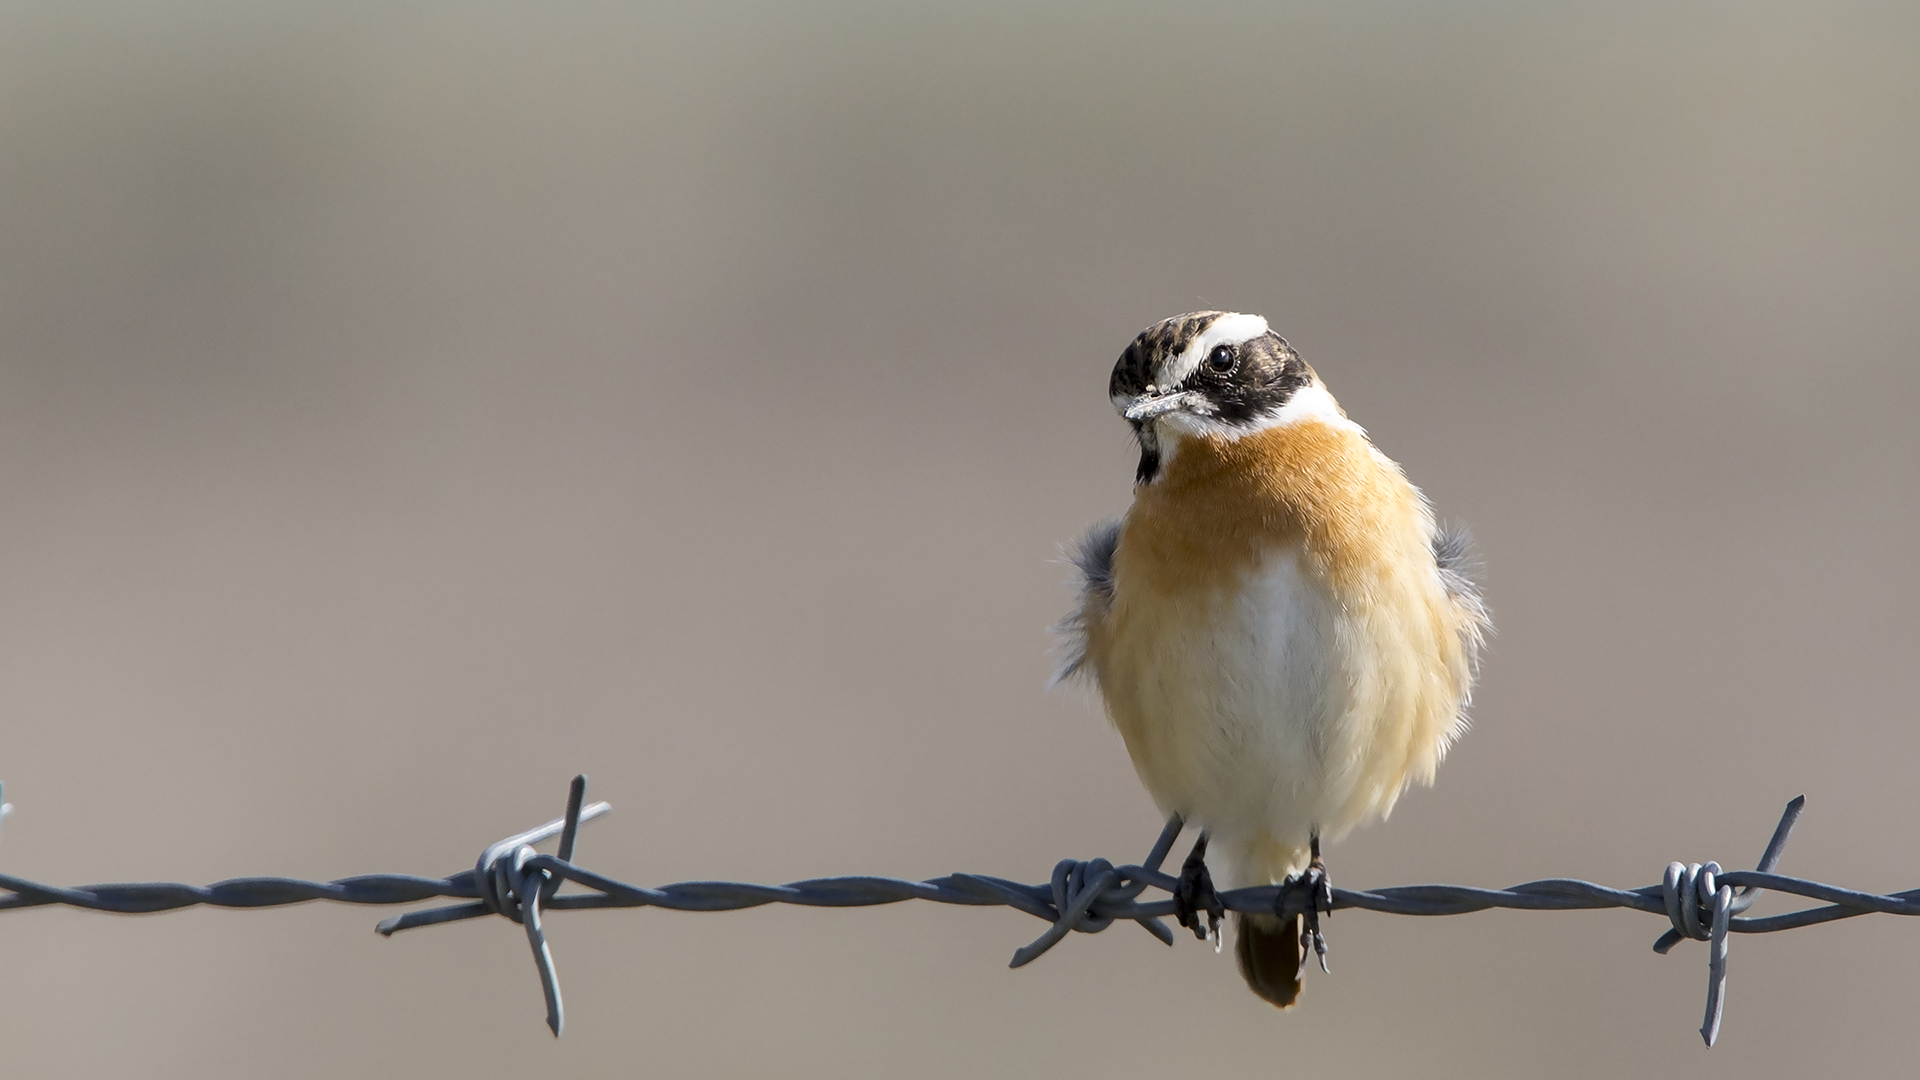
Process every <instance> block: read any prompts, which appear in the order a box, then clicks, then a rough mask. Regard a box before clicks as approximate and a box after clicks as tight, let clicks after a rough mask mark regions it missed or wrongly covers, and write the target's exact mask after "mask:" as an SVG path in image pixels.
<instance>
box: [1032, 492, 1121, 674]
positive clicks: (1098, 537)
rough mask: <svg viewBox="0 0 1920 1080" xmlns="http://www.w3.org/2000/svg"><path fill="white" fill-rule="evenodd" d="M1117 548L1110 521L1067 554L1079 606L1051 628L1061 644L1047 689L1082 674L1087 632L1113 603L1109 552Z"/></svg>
mask: <svg viewBox="0 0 1920 1080" xmlns="http://www.w3.org/2000/svg"><path fill="white" fill-rule="evenodd" d="M1119 546H1120V519H1119V518H1113V519H1111V520H1108V521H1103V522H1101V523H1100V524H1098V525H1095V526H1094V527H1093V528H1091V529H1088V530H1087V535H1085V536H1083V537H1081V538H1080V542H1079V543H1078V544H1075V545H1074V546H1073V547H1072V548H1070V549H1068V551H1067V560H1068V561H1069V562H1071V563H1072V564H1073V567H1074V569H1075V570H1076V571H1078V573H1077V575H1076V577H1077V578H1078V582H1077V584H1078V585H1079V591H1080V603H1079V605H1078V606H1077V607H1075V608H1074V609H1073V611H1071V612H1069V613H1068V614H1067V617H1066V618H1064V619H1061V620H1060V621H1059V622H1057V623H1055V624H1054V626H1053V632H1054V633H1056V634H1059V635H1060V637H1061V639H1062V640H1061V644H1060V666H1059V667H1057V668H1055V669H1054V672H1053V679H1052V680H1051V681H1050V682H1048V683H1047V685H1048V686H1050V687H1051V686H1057V685H1059V684H1060V683H1062V682H1065V681H1066V680H1068V679H1071V678H1073V677H1074V676H1075V675H1079V674H1082V673H1083V672H1084V671H1085V668H1086V663H1087V632H1088V631H1089V630H1091V629H1092V628H1093V626H1094V624H1095V623H1097V622H1099V621H1100V620H1101V619H1103V618H1105V617H1106V614H1107V608H1108V607H1109V606H1111V605H1112V603H1113V552H1114V549H1115V548H1117V547H1119Z"/></svg>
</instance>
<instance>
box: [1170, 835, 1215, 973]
mask: <svg viewBox="0 0 1920 1080" xmlns="http://www.w3.org/2000/svg"><path fill="white" fill-rule="evenodd" d="M1203 911H1204V912H1206V914H1207V920H1206V925H1205V926H1204V927H1203V926H1202V925H1201V923H1200V913H1201V912H1203ZM1226 914H1227V906H1226V905H1225V904H1223V903H1221V902H1220V894H1219V893H1218V892H1216V891H1214V888H1213V875H1212V874H1209V873H1207V838H1206V836H1205V835H1204V834H1202V835H1201V837H1200V841H1199V843H1196V844H1194V845H1193V853H1192V854H1191V855H1188V856H1187V861H1186V862H1185V863H1183V864H1181V866H1180V880H1179V881H1178V882H1177V883H1176V884H1175V885H1174V889H1173V915H1174V918H1175V919H1178V920H1179V922H1180V925H1181V926H1184V927H1186V928H1187V929H1189V930H1192V931H1193V936H1194V937H1195V938H1198V939H1199V940H1201V941H1211V942H1213V951H1214V952H1219V951H1220V942H1221V934H1220V920H1221V919H1223V918H1225V917H1226Z"/></svg>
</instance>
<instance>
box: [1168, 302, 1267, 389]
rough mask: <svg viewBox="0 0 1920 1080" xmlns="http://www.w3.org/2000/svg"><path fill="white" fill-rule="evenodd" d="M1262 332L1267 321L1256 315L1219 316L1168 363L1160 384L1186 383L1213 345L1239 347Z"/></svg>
mask: <svg viewBox="0 0 1920 1080" xmlns="http://www.w3.org/2000/svg"><path fill="white" fill-rule="evenodd" d="M1266 332H1267V320H1265V319H1263V318H1261V317H1260V316H1258V315H1242V314H1239V313H1238V312H1234V313H1230V314H1227V315H1222V316H1220V317H1219V318H1218V319H1215V320H1214V321H1213V325H1212V326H1209V327H1207V328H1206V330H1205V331H1204V332H1202V333H1201V334H1200V336H1199V337H1196V338H1194V339H1193V343H1192V344H1191V345H1188V346H1187V351H1186V352H1183V353H1181V354H1180V355H1179V356H1176V357H1174V358H1173V359H1172V360H1170V361H1168V363H1167V369H1166V374H1165V376H1164V377H1163V379H1162V382H1164V383H1165V384H1166V385H1168V386H1179V385H1180V384H1181V383H1183V382H1186V381H1187V376H1189V375H1191V374H1193V373H1194V372H1195V371H1196V370H1198V369H1199V367H1200V360H1201V358H1202V357H1204V356H1206V355H1207V354H1208V353H1210V352H1212V351H1213V348H1214V346H1216V345H1239V344H1241V343H1243V342H1247V341H1252V340H1253V339H1254V338H1257V337H1259V336H1260V335H1262V334H1264V333H1266Z"/></svg>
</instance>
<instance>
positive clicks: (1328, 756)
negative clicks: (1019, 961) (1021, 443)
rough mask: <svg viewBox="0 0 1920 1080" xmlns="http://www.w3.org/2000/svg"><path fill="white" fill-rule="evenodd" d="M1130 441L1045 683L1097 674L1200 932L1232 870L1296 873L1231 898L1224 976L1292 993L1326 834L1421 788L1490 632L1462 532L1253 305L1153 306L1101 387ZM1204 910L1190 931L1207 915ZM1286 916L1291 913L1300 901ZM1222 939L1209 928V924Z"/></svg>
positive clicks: (1313, 936)
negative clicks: (1155, 319)
mask: <svg viewBox="0 0 1920 1080" xmlns="http://www.w3.org/2000/svg"><path fill="white" fill-rule="evenodd" d="M1108 390H1109V394H1110V395H1111V397H1112V399H1113V404H1114V407H1115V408H1116V409H1118V410H1119V411H1120V414H1121V415H1122V416H1124V417H1125V418H1126V419H1127V421H1128V422H1129V423H1131V424H1132V425H1133V431H1134V435H1135V437H1136V438H1137V439H1138V441H1139V444H1140V467H1139V471H1138V473H1137V474H1136V476H1135V487H1134V499H1133V506H1132V508H1131V509H1130V510H1128V511H1127V513H1126V515H1125V516H1124V517H1120V518H1116V519H1114V520H1112V521H1108V522H1105V523H1102V524H1100V525H1096V526H1095V527H1094V528H1093V529H1092V530H1091V531H1090V532H1089V533H1088V534H1087V536H1086V538H1085V539H1084V540H1082V541H1081V543H1080V546H1079V548H1078V550H1077V551H1076V552H1075V553H1074V556H1073V560H1074V562H1075V564H1076V565H1077V566H1078V568H1079V570H1080V573H1081V578H1082V580H1081V590H1080V605H1079V608H1078V609H1077V610H1076V611H1074V612H1073V613H1072V614H1070V615H1069V616H1068V617H1067V619H1066V620H1065V621H1064V622H1063V623H1062V624H1061V626H1060V627H1059V629H1060V630H1061V631H1062V632H1063V633H1064V634H1065V635H1066V636H1067V648H1066V650H1065V652H1066V656H1065V660H1064V662H1063V663H1062V665H1061V667H1060V671H1059V674H1058V675H1057V676H1056V681H1058V680H1059V679H1064V678H1066V677H1068V676H1072V675H1076V674H1083V675H1087V676H1090V677H1091V678H1092V680H1093V681H1094V682H1095V683H1096V684H1097V685H1098V686H1099V688H1100V692H1101V695H1102V696H1103V697H1104V698H1105V699H1106V705H1107V712H1108V714H1109V715H1110V716H1111V717H1112V719H1113V724H1114V726H1115V727H1117V728H1119V730H1120V735H1121V737H1122V738H1123V739H1125V741H1126V744H1127V752H1128V754H1129V755H1130V756H1131V757H1132V758H1133V766H1134V769H1135V771H1136V772H1138V773H1139V775H1140V780H1141V782H1142V783H1144V784H1145V785H1146V788H1147V791H1148V792H1149V793H1150V794H1151V795H1152V796H1153V798H1154V801H1155V802H1157V803H1158V804H1159V805H1160V808H1161V809H1162V810H1163V811H1164V812H1166V813H1169V814H1177V815H1179V816H1180V817H1181V818H1182V819H1184V820H1185V821H1187V822H1189V823H1192V824H1195V825H1198V826H1199V827H1200V829H1201V834H1200V839H1199V842H1198V843H1197V844H1196V845H1195V846H1194V850H1193V854H1192V855H1191V856H1190V857H1189V858H1188V860H1187V863H1186V866H1185V867H1184V869H1183V870H1182V872H1181V876H1180V888H1179V889H1178V890H1177V891H1176V892H1175V896H1174V900H1175V907H1176V910H1177V912H1178V915H1179V919H1180V922H1181V925H1183V926H1190V927H1192V928H1193V929H1194V932H1195V934H1196V935H1204V936H1213V935H1217V934H1218V922H1219V917H1220V914H1221V912H1222V911H1223V910H1224V909H1223V908H1222V907H1221V905H1220V902H1219V900H1218V899H1217V897H1216V896H1215V895H1214V891H1213V885H1212V880H1211V875H1210V874H1209V872H1208V869H1207V865H1206V862H1205V859H1206V854H1207V846H1208V844H1209V842H1211V843H1212V845H1213V850H1214V852H1215V853H1216V854H1217V855H1219V856H1222V861H1223V862H1224V863H1225V865H1226V874H1227V879H1228V880H1229V881H1230V883H1231V885H1232V887H1236V888H1238V887H1244V886H1253V885H1268V884H1276V883H1280V884H1286V885H1288V886H1290V887H1291V888H1295V889H1299V888H1304V889H1307V890H1308V891H1309V893H1310V898H1309V900H1308V903H1307V914H1306V915H1304V916H1295V917H1294V918H1293V919H1290V920H1283V919H1282V918H1281V917H1280V915H1279V914H1277V912H1278V911H1279V910H1281V908H1282V906H1283V903H1284V900H1285V899H1286V897H1287V895H1288V893H1286V892H1283V893H1282V894H1281V902H1279V903H1276V905H1275V907H1276V914H1273V915H1266V914H1255V915H1246V914H1243V913H1238V912H1236V913H1235V918H1234V922H1235V936H1236V940H1235V948H1234V952H1235V955H1236V957H1237V958H1238V960H1239V967H1240V972H1241V974H1242V975H1243V976H1245V978H1246V980H1247V985H1248V986H1249V987H1251V988H1252V989H1253V992H1254V993H1256V994H1258V995H1260V996H1261V997H1262V998H1265V999H1266V1000H1267V1001H1270V1002H1272V1003H1273V1004H1275V1005H1278V1006H1280V1007H1281V1008H1285V1007H1287V1006H1289V1005H1292V1004H1293V1003H1294V1001H1295V1000H1296V999H1297V998H1298V997H1299V993H1300V982H1301V976H1302V974H1303V973H1304V971H1305V969H1306V957H1307V955H1308V951H1309V949H1312V950H1313V951H1316V952H1318V953H1319V954H1320V956H1321V963H1322V964H1323V965H1324V964H1325V950H1326V945H1325V941H1324V939H1322V938H1321V937H1320V935H1319V928H1318V915H1319V913H1320V911H1322V910H1327V909H1328V908H1329V905H1330V904H1331V902H1332V892H1331V887H1330V886H1329V885H1328V884H1327V879H1326V874H1325V868H1324V866H1323V865H1322V864H1321V861H1320V841H1321V840H1322V839H1325V840H1327V841H1329V842H1332V841H1335V840H1338V839H1339V838H1340V837H1341V836H1342V835H1344V834H1345V833H1346V832H1347V831H1349V830H1350V829H1352V828H1353V827H1354V826H1356V825H1359V824H1361V823H1362V822H1365V821H1368V820H1370V819H1372V818H1375V817H1384V816H1386V814H1387V813H1388V812H1389V811H1390V810H1392V809H1393V804H1394V801H1395V800H1396V799H1398V798H1399V796H1400V793H1401V792H1402V791H1403V790H1405V789H1406V788H1407V786H1408V785H1410V784H1412V783H1415V782H1419V783H1422V784H1429V783H1432V782H1433V774H1434V769H1435V767H1436V766H1437V765H1438V764H1439V763H1440V758H1441V757H1442V756H1443V755H1444V754H1445V753H1446V751H1447V747H1448V746H1449V745H1450V744H1451V743H1452V742H1453V740H1454V739H1455V738H1457V737H1458V736H1459V735H1460V734H1461V732H1462V731H1463V730H1464V729H1465V727H1466V717H1465V715H1464V710H1465V708H1466V705H1467V699H1468V691H1469V690H1470V688H1471V687H1472V684H1473V680H1474V675H1475V671H1476V667H1477V664H1478V659H1479V651H1480V645H1481V642H1482V640H1483V638H1484V637H1485V635H1486V634H1487V632H1488V630H1489V622H1488V618H1487V610H1486V607H1485V605H1484V604H1483V603H1482V602H1481V599H1480V595H1479V592H1478V590H1477V588H1476V586H1475V585H1474V583H1473V582H1472V580H1471V579H1470V578H1469V577H1468V574H1467V570H1468V567H1467V565H1466V562H1467V539H1466V536H1465V534H1464V533H1458V532H1452V533H1449V532H1442V531H1440V530H1439V529H1437V528H1436V527H1435V524H1434V519H1433V513H1432V511H1431V510H1430V509H1429V508H1428V506H1427V503H1426V500H1425V498H1424V497H1423V496H1422V495H1421V494H1420V492H1419V490H1418V489H1417V488H1415V487H1414V486H1413V485H1412V484H1410V483H1408V482H1407V479H1406V477H1405V476H1404V475H1402V473H1401V471H1400V467H1399V466H1398V465H1396V464H1394V462H1393V461H1391V460H1389V459H1388V458H1387V457H1386V455H1384V454H1382V453H1381V452H1380V451H1378V450H1376V449H1374V448H1373V445H1372V444H1371V443H1369V442H1368V441H1367V437H1366V433H1365V432H1364V431H1362V430H1361V428H1360V427H1359V426H1358V425H1356V424H1354V423H1353V422H1352V421H1351V420H1348V419H1347V417H1346V413H1345V412H1343V411H1342V410H1341V408H1340V406H1339V405H1338V404H1337V403H1335V401H1334V399H1333V396H1332V395H1331V394H1329V393H1328V392H1327V388H1326V387H1325V386H1324V385H1323V384H1322V383H1321V382H1320V379H1319V377H1318V376H1317V375H1315V374H1314V372H1313V369H1312V368H1310V367H1308V366H1307V365H1306V363H1305V362H1304V361H1302V360H1301V359H1300V356H1299V354H1297V353H1295V352H1294V351H1293V349H1292V347H1291V346H1289V345H1288V344H1287V343H1286V341H1285V340H1284V339H1282V338H1281V337H1280V336H1279V335H1278V334H1275V333H1274V332H1273V331H1272V330H1270V329H1268V327H1267V321H1266V320H1265V319H1263V318H1261V317H1259V316H1257V315H1240V314H1234V313H1230V312H1221V311H1198V312H1193V313H1191V314H1187V315H1180V316H1176V317H1175V318H1171V319H1167V320H1166V321H1164V322H1160V323H1157V324H1155V325H1153V326H1151V327H1149V328H1147V329H1146V330H1145V331H1142V332H1141V334H1140V336H1139V337H1137V338H1135V339H1134V341H1133V344H1131V345H1129V346H1128V347H1127V350H1126V351H1125V352H1124V353H1122V354H1121V355H1120V360H1119V362H1118V363H1117V364H1115V365H1114V368H1113V377H1112V380H1111V381H1110V383H1109V384H1108ZM1203 910H1204V911H1207V912H1208V914H1209V916H1210V917H1209V920H1208V922H1209V925H1208V928H1207V929H1206V931H1204V932H1203V931H1202V930H1201V928H1200V920H1199V918H1198V912H1199V911H1203ZM1296 910H1298V908H1296ZM1215 940H1216V943H1217V940H1218V939H1217V937H1216V938H1215Z"/></svg>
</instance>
